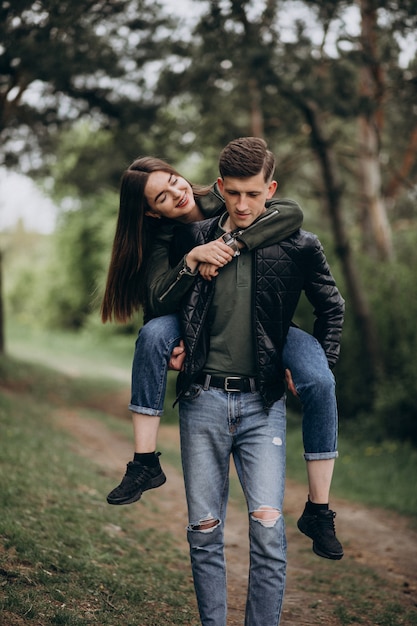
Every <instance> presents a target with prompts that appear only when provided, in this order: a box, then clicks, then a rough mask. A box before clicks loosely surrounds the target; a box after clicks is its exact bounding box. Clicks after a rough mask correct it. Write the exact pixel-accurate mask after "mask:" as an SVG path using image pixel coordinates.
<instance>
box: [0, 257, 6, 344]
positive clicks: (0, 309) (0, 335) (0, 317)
mask: <svg viewBox="0 0 417 626" xmlns="http://www.w3.org/2000/svg"><path fill="white" fill-rule="evenodd" d="M4 337H5V334H4V306H3V253H2V251H1V250H0V354H4V352H5V340H4Z"/></svg>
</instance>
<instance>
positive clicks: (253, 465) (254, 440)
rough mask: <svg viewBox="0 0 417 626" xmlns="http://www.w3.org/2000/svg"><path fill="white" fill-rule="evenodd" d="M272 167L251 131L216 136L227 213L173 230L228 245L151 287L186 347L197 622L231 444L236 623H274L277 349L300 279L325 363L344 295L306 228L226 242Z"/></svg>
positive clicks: (195, 240) (214, 580)
mask: <svg viewBox="0 0 417 626" xmlns="http://www.w3.org/2000/svg"><path fill="white" fill-rule="evenodd" d="M274 167H275V160H274V157H273V155H272V153H271V152H270V151H269V150H267V147H266V144H265V142H264V141H263V140H261V139H257V138H251V137H246V138H242V139H238V140H235V141H232V142H230V143H229V144H228V145H227V146H226V148H225V149H224V150H223V152H222V154H221V156H220V162H219V169H220V174H221V177H220V178H219V179H218V186H219V190H220V192H221V194H222V196H223V197H224V199H225V204H226V208H227V213H225V214H224V215H223V216H222V217H220V218H214V219H211V220H205V221H204V222H199V223H196V224H194V225H192V226H190V227H188V231H187V233H188V234H187V236H183V237H180V238H178V239H179V240H181V241H182V242H183V244H184V250H190V249H191V248H192V247H193V246H195V245H198V244H205V243H206V242H209V241H212V240H214V239H217V238H218V237H219V236H221V235H223V234H227V233H229V236H227V237H226V241H229V245H231V246H232V247H233V249H236V256H235V257H233V258H232V260H231V261H230V262H228V263H226V264H225V265H224V267H222V268H221V269H220V270H219V271H218V272H217V271H215V272H214V277H213V280H211V281H208V280H203V279H202V278H201V277H200V276H196V272H197V268H198V266H199V264H198V262H197V261H195V260H194V257H193V255H192V254H191V253H190V254H188V255H185V257H184V266H183V268H182V269H181V271H180V273H179V274H178V276H176V278H175V281H174V282H173V283H172V284H171V285H169V288H168V289H166V288H164V289H163V290H162V291H161V294H160V295H159V300H160V301H161V306H164V307H165V306H166V303H164V302H163V300H164V298H165V297H166V295H167V294H169V298H170V299H172V301H173V302H174V301H175V298H176V299H177V302H180V301H181V317H182V336H183V338H184V343H185V351H186V358H185V361H184V366H183V371H182V372H181V373H180V375H179V377H178V399H179V409H180V429H181V454H182V462H183V471H184V480H185V488H186V496H187V505H188V515H189V524H188V529H187V536H188V541H189V545H190V555H191V564H192V570H193V577H194V586H195V591H196V595H197V601H198V606H199V611H200V618H201V622H202V624H203V626H208V625H213V626H214V625H215V626H225V624H226V615H227V598H226V567H225V560H224V521H225V516H226V506H227V498H228V480H229V462H230V455H231V454H232V455H233V458H234V461H235V465H236V469H237V472H238V475H239V479H240V482H241V485H242V488H243V491H244V494H245V497H246V501H247V506H248V513H249V539H250V570H249V585H248V596H247V605H246V619H245V624H246V626H258V625H259V626H276V624H278V623H279V620H280V615H281V610H282V602H283V597H284V589H285V576H286V538H285V527H284V519H283V515H282V510H283V498H284V485H285V396H284V390H285V387H284V369H283V366H282V349H283V345H284V342H285V338H286V335H287V332H288V328H289V326H290V323H291V319H292V316H293V314H294V312H295V309H296V306H297V303H298V300H299V297H300V294H301V292H302V290H304V291H305V293H306V295H307V297H308V298H309V300H310V301H311V303H312V304H313V306H314V309H315V315H316V316H317V322H316V326H315V328H316V330H317V335H318V337H317V338H318V339H319V340H320V343H321V345H322V346H323V348H324V350H325V352H326V356H327V358H328V361H329V363H331V364H332V365H333V364H334V363H335V362H336V360H337V357H338V353H339V342H340V335H341V328H342V323H343V313H344V301H343V299H342V297H341V296H340V294H339V292H338V290H337V288H336V285H335V282H334V279H333V277H332V275H331V273H330V270H329V268H328V265H327V262H326V259H325V257H324V254H323V252H322V249H321V245H320V243H319V242H318V240H317V238H316V237H315V236H314V235H312V234H311V233H306V232H304V231H297V233H295V234H293V235H291V236H290V237H288V238H287V239H286V240H284V241H281V242H280V243H277V244H273V245H268V246H266V247H263V248H259V249H257V250H254V251H246V250H244V249H242V250H240V251H239V249H238V247H237V245H236V241H235V237H236V236H237V233H238V232H240V231H244V230H245V229H246V228H248V227H249V226H250V225H251V224H253V223H254V222H255V220H256V221H257V222H258V223H261V222H262V220H265V228H267V227H268V222H267V215H266V212H265V202H266V201H267V200H268V199H270V198H272V196H273V195H274V193H275V190H276V187H277V183H276V182H275V181H274V180H273V173H274ZM187 239H188V240H187ZM199 269H200V270H202V269H203V273H204V268H201V265H200V268H199ZM205 275H206V276H207V272H205ZM153 301H155V300H153ZM154 313H155V314H158V310H157V307H156V310H155V311H154Z"/></svg>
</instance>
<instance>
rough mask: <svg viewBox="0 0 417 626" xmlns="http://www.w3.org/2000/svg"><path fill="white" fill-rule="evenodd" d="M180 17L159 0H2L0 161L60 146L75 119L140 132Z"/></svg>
mask: <svg viewBox="0 0 417 626" xmlns="http://www.w3.org/2000/svg"><path fill="white" fill-rule="evenodd" d="M171 32H172V24H171V23H170V22H169V20H168V19H167V18H166V17H164V16H163V15H162V13H161V7H160V4H158V3H157V2H153V1H151V0H13V2H11V1H9V0H4V1H2V2H1V3H0V144H1V149H0V164H6V165H14V164H16V163H17V161H18V160H19V157H21V156H22V155H24V156H25V157H26V163H25V165H26V167H28V163H27V161H28V155H29V154H31V155H33V154H34V155H36V156H37V160H38V161H39V156H40V155H39V148H40V149H43V150H48V149H49V150H52V149H53V147H54V144H53V143H52V145H51V134H52V133H53V132H54V131H55V130H56V129H58V128H60V127H62V126H67V127H68V126H69V125H71V124H73V123H74V121H75V120H79V119H80V118H83V117H84V118H86V119H88V120H94V124H95V125H96V126H103V127H107V128H124V131H125V133H127V134H130V135H133V136H135V135H137V134H138V133H140V132H141V130H142V133H144V130H145V129H148V128H149V125H150V124H151V123H152V121H153V120H154V118H155V115H156V114H157V110H158V103H157V102H155V101H152V99H151V98H149V90H148V87H147V84H148V80H149V76H150V75H151V72H150V71H149V70H148V64H149V63H151V62H154V61H155V60H160V59H161V58H162V59H163V58H164V57H163V56H162V51H163V50H164V51H165V54H167V52H169V50H170V46H171V39H170V36H169V35H170V33H171Z"/></svg>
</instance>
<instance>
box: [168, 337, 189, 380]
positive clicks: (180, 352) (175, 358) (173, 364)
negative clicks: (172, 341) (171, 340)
mask: <svg viewBox="0 0 417 626" xmlns="http://www.w3.org/2000/svg"><path fill="white" fill-rule="evenodd" d="M184 361H185V346H184V342H183V340H182V339H181V340H180V343H179V345H178V346H176V348H174V349H173V350H172V352H171V358H170V359H169V361H168V369H169V370H175V371H177V372H181V370H182V368H183V366H184Z"/></svg>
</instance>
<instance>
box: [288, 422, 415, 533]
mask: <svg viewBox="0 0 417 626" xmlns="http://www.w3.org/2000/svg"><path fill="white" fill-rule="evenodd" d="M339 430H340V432H339V445H338V450H339V458H338V459H337V460H336V464H335V471H334V476H333V482H332V494H334V495H335V496H336V495H337V496H340V497H343V498H346V499H348V500H352V501H353V502H361V503H363V504H365V505H367V506H378V507H382V508H386V509H391V510H393V511H396V512H397V513H401V514H403V515H409V516H412V517H413V518H414V520H412V524H413V525H414V526H415V527H417V490H416V484H415V479H414V477H415V476H417V449H416V448H413V447H412V446H411V445H410V444H409V443H407V442H399V441H383V442H381V443H380V444H369V443H368V442H367V441H363V440H358V441H356V440H354V439H352V438H351V439H349V438H348V437H347V436H344V434H343V422H342V423H341V424H340V426H339ZM302 458H303V447H302V441H301V417H300V416H299V415H296V414H294V413H289V414H288V431H287V473H288V476H289V477H290V478H292V479H294V480H298V481H305V480H306V473H305V466H304V463H303V462H302Z"/></svg>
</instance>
